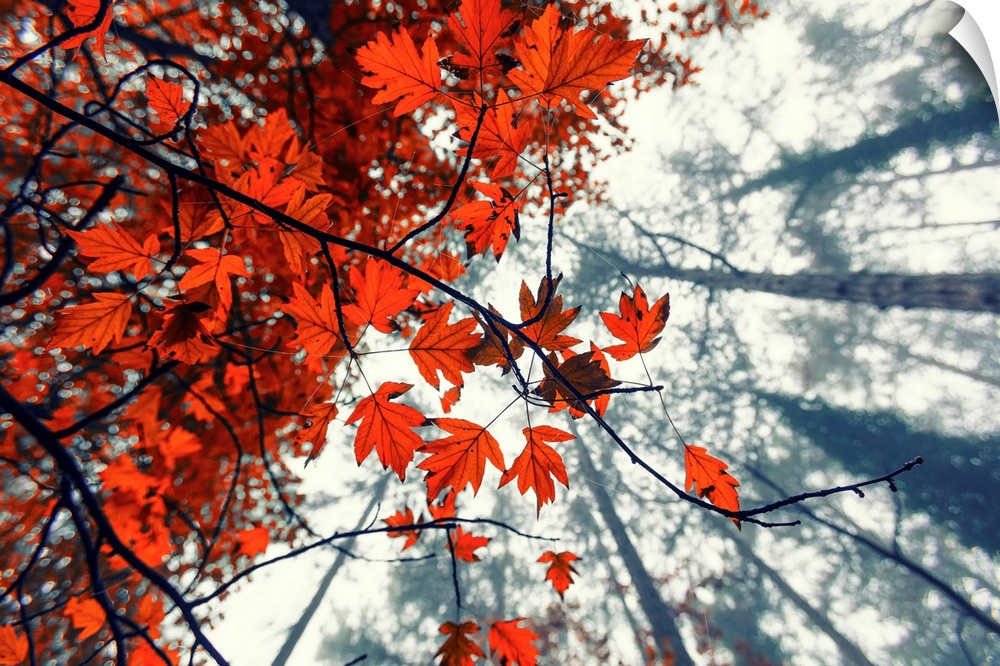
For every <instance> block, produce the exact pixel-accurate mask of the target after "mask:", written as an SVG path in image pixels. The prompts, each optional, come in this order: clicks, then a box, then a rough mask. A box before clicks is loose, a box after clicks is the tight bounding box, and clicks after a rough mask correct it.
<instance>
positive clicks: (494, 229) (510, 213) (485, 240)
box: [452, 182, 521, 261]
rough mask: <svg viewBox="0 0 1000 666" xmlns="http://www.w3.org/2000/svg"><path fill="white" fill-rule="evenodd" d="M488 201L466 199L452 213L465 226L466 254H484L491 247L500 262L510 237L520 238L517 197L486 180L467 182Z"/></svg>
mask: <svg viewBox="0 0 1000 666" xmlns="http://www.w3.org/2000/svg"><path fill="white" fill-rule="evenodd" d="M471 185H472V186H473V187H474V188H476V189H477V190H479V191H480V192H481V193H483V194H485V195H486V196H487V197H489V198H490V199H491V200H490V201H470V202H469V203H467V204H464V205H462V206H460V207H458V208H456V209H455V210H454V211H453V212H452V217H454V218H455V219H456V220H458V221H459V222H464V224H463V225H462V226H463V228H464V229H465V243H466V245H467V247H468V256H469V257H473V256H475V255H477V254H485V253H486V251H487V250H488V249H489V248H490V247H492V248H493V257H494V258H495V259H496V260H497V261H500V257H501V256H502V255H503V251H504V250H505V249H506V248H507V242H508V241H509V240H510V237H511V236H514V238H516V239H520V238H521V226H520V222H519V220H518V216H517V208H518V204H517V199H516V198H515V197H514V195H512V194H511V193H510V192H508V191H507V190H506V189H504V188H502V187H499V186H497V185H492V184H490V183H476V182H474V183H471Z"/></svg>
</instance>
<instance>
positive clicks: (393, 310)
mask: <svg viewBox="0 0 1000 666" xmlns="http://www.w3.org/2000/svg"><path fill="white" fill-rule="evenodd" d="M404 277H405V276H404V275H403V271H401V270H399V269H398V268H396V267H395V266H393V265H391V264H388V263H386V262H384V261H381V260H379V259H369V260H368V263H366V264H365V270H364V273H362V272H361V271H359V270H358V269H357V267H356V266H351V277H350V280H351V288H352V289H353V290H354V303H353V304H350V305H346V306H345V307H344V316H346V317H347V318H348V319H349V320H351V321H353V322H354V323H355V324H358V325H364V324H371V325H372V326H373V327H374V328H375V330H376V331H381V332H382V333H391V332H392V331H393V330H399V325H398V324H396V322H394V321H393V320H392V319H393V317H395V316H396V315H398V314H399V313H400V312H402V311H403V310H405V309H406V308H408V307H410V306H411V305H413V301H414V299H416V297H417V294H419V293H420V291H419V290H417V289H409V288H406V289H404V288H403V279H404Z"/></svg>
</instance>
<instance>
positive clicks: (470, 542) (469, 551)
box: [448, 527, 490, 562]
mask: <svg viewBox="0 0 1000 666" xmlns="http://www.w3.org/2000/svg"><path fill="white" fill-rule="evenodd" d="M489 542H490V540H489V537H481V536H473V535H472V534H469V533H468V532H464V531H462V528H461V527H458V528H456V529H455V533H454V535H452V539H451V543H450V544H449V546H448V548H449V550H451V551H452V552H453V553H455V557H456V559H459V560H464V561H466V562H478V561H479V556H478V555H476V549H478V548H483V547H484V546H486V545H487V544H489Z"/></svg>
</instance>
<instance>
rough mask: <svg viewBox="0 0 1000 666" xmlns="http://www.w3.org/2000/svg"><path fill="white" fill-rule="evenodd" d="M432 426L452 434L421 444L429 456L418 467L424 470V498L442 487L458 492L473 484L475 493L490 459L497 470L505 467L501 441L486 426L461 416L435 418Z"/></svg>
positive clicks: (430, 496) (423, 451)
mask: <svg viewBox="0 0 1000 666" xmlns="http://www.w3.org/2000/svg"><path fill="white" fill-rule="evenodd" d="M434 425H436V426H437V427H439V428H441V429H442V430H445V431H447V432H450V433H451V437H446V438H444V439H436V440H434V441H433V442H428V443H427V444H424V445H423V446H422V447H420V449H419V452H420V453H427V454H429V457H428V458H427V459H426V460H423V461H421V462H420V463H419V464H418V465H417V467H418V468H419V469H423V470H426V471H427V477H426V478H425V481H426V483H427V497H428V499H429V500H433V499H434V498H436V497H437V496H438V495H439V494H440V493H441V491H442V490H444V489H445V488H452V489H453V490H454V491H455V492H456V493H458V492H461V491H462V490H463V489H464V488H465V487H466V486H467V485H469V484H470V483H471V484H472V492H473V493H474V494H475V493H478V492H479V486H480V484H482V482H483V474H484V473H485V471H486V461H487V460H489V461H490V462H491V463H493V466H494V467H496V468H497V469H499V470H503V469H504V461H503V453H502V452H501V451H500V444H499V443H498V442H497V440H496V439H494V437H493V435H491V434H490V433H489V432H488V431H487V430H486V428H483V427H482V426H478V425H476V424H475V423H471V422H470V421H464V420H462V419H449V418H441V419H435V420H434Z"/></svg>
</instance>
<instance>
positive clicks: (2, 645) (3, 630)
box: [0, 625, 28, 666]
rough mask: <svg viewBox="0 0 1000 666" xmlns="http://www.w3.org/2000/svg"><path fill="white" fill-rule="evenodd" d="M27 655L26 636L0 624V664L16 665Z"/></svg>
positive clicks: (5, 665)
mask: <svg viewBox="0 0 1000 666" xmlns="http://www.w3.org/2000/svg"><path fill="white" fill-rule="evenodd" d="M27 656H28V637H27V636H25V635H24V634H22V633H20V632H19V631H18V630H16V629H14V627H11V626H9V625H8V626H0V665H3V666H18V664H21V663H23V662H24V660H25V658H26V657H27Z"/></svg>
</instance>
